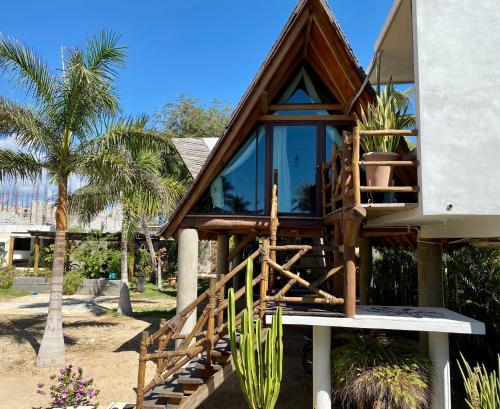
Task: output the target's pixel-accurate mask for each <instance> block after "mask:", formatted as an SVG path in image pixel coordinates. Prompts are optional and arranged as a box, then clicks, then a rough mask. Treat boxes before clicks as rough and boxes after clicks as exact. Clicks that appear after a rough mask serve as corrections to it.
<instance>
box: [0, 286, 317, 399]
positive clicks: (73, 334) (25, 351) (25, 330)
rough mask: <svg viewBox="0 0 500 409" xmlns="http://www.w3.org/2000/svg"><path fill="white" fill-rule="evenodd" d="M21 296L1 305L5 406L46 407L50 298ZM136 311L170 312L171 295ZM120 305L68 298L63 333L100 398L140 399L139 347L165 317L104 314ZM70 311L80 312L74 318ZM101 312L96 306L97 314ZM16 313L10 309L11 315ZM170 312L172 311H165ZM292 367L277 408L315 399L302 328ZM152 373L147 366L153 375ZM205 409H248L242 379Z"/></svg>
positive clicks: (294, 339) (289, 348) (70, 354)
mask: <svg viewBox="0 0 500 409" xmlns="http://www.w3.org/2000/svg"><path fill="white" fill-rule="evenodd" d="M30 297H31V296H28V297H19V298H16V299H11V300H8V301H4V302H1V303H0V380H1V382H0V409H4V408H5V409H31V408H45V407H47V405H48V399H47V398H46V397H44V396H41V395H37V394H36V393H35V392H34V390H35V385H36V384H37V383H46V382H47V381H48V379H49V376H50V374H52V373H54V372H56V370H57V369H58V368H52V369H50V368H48V369H47V368H37V367H35V365H34V363H35V360H36V352H37V351H38V348H39V342H40V341H41V337H42V334H43V329H44V325H45V314H46V309H47V305H46V302H47V301H48V298H47V300H44V298H42V297H40V296H37V297H40V298H36V299H33V298H32V297H31V298H30ZM133 304H134V309H135V310H138V309H146V310H156V311H158V310H162V311H168V310H170V309H171V308H173V300H172V299H171V298H167V297H165V298H160V299H147V300H140V299H139V300H137V299H134V301H133ZM115 305H116V299H112V298H111V299H109V297H108V298H106V299H105V298H102V299H101V298H98V299H85V300H82V299H80V298H79V297H76V298H75V297H67V298H66V299H65V307H64V309H65V310H66V311H65V315H66V316H65V317H64V335H65V343H66V363H68V364H73V365H75V366H81V367H82V368H83V369H84V371H85V375H86V376H87V377H92V378H94V379H95V386H96V387H97V388H98V389H100V390H101V394H100V396H99V402H100V403H101V405H105V404H106V405H107V404H109V403H111V402H127V403H132V402H134V401H135V393H134V391H133V388H134V387H135V386H136V382H137V363H138V354H137V352H136V351H137V350H138V346H139V339H140V335H141V333H142V331H143V330H145V329H148V328H150V329H151V330H155V329H156V328H157V327H158V322H159V319H160V315H155V316H151V315H147V314H146V315H145V318H142V315H143V314H139V318H131V317H116V316H113V315H112V314H109V313H107V314H103V315H100V316H96V315H95V314H96V313H97V314H101V313H102V312H103V311H104V312H106V311H109V310H111V309H112V308H113V307H114V306H115ZM68 309H72V310H70V311H72V312H73V313H78V314H79V316H67V314H68ZM96 311H97V312H96ZM7 313H9V314H7ZM165 315H166V316H168V314H165ZM285 337H286V338H285V363H284V366H285V371H284V379H283V383H282V392H281V395H280V399H279V401H278V405H277V409H282V408H290V407H292V406H291V403H292V402H293V406H294V407H297V408H307V407H309V406H310V399H311V386H312V385H311V384H312V381H311V378H310V377H309V376H306V375H305V374H304V370H303V369H302V365H301V349H302V345H303V340H302V331H301V330H300V329H297V328H294V329H293V331H292V330H291V328H290V329H287V330H286V332H285ZM152 376H153V366H152V365H151V366H149V367H148V373H147V378H148V379H151V378H152ZM200 408H202V409H225V408H231V409H246V404H245V402H244V400H243V397H242V395H241V391H240V388H239V385H238V379H237V377H236V376H233V377H232V378H231V379H229V380H228V381H227V382H226V383H225V384H224V385H222V386H221V387H220V388H219V390H217V391H216V392H215V393H214V395H212V396H211V397H210V398H209V399H208V400H207V401H205V403H203V405H202V406H200Z"/></svg>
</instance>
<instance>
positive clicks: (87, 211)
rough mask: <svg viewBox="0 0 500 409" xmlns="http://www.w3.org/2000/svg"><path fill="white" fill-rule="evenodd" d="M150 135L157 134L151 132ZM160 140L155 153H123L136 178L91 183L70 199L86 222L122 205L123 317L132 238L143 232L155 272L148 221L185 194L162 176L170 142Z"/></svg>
mask: <svg viewBox="0 0 500 409" xmlns="http://www.w3.org/2000/svg"><path fill="white" fill-rule="evenodd" d="M151 132H157V131H156V130H153V129H151ZM158 135H160V134H158ZM159 138H162V139H161V140H162V141H163V143H162V144H161V145H158V146H156V148H155V149H151V148H150V147H149V146H148V145H145V146H141V145H137V146H130V147H128V148H127V150H126V151H125V152H124V154H126V156H127V158H128V164H127V169H128V172H129V173H130V174H132V175H135V176H134V177H133V178H130V179H129V180H128V181H123V180H120V179H118V180H117V181H116V183H115V181H114V180H111V181H106V182H105V183H103V184H101V183H99V182H98V181H96V182H91V183H89V184H88V185H85V186H83V187H81V188H80V189H78V190H77V191H75V192H74V193H73V194H72V195H71V198H70V207H71V208H72V210H73V211H74V212H76V213H77V214H79V216H80V218H82V220H85V221H88V220H91V219H92V218H93V217H95V216H96V215H97V214H98V213H99V212H100V211H102V210H104V209H105V208H107V207H108V206H111V205H118V204H119V205H120V206H121V208H122V214H123V218H122V229H121V236H120V253H121V268H120V271H121V290H120V298H119V302H118V311H119V312H120V313H121V314H130V313H131V312H132V306H131V303H130V293H129V282H128V242H129V237H130V236H131V235H132V234H134V233H135V232H136V231H137V230H139V229H142V232H143V234H144V236H145V238H146V243H147V245H148V249H149V251H150V259H149V264H150V272H153V271H155V268H156V262H155V260H156V254H155V251H154V247H153V244H152V240H151V235H150V232H149V227H148V223H147V221H148V220H151V219H153V218H154V217H157V216H164V217H165V216H166V215H167V214H168V212H169V211H171V209H172V208H173V206H174V205H175V203H177V202H178V200H179V199H180V197H181V195H182V193H183V192H184V190H185V184H184V183H183V182H182V181H181V180H179V179H178V178H177V177H170V176H168V175H162V173H161V171H162V157H163V156H164V152H165V149H166V147H167V146H168V139H167V137H166V136H164V135H163V136H159ZM138 180H140V181H141V182H140V184H138V183H137V181H138Z"/></svg>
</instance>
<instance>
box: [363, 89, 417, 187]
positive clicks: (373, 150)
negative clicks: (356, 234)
mask: <svg viewBox="0 0 500 409" xmlns="http://www.w3.org/2000/svg"><path fill="white" fill-rule="evenodd" d="M412 92H413V89H412V88H410V89H407V90H406V91H404V92H401V91H398V90H396V89H395V88H394V84H393V83H392V80H390V81H389V83H388V84H387V85H386V86H385V88H384V89H383V91H381V87H380V84H379V85H377V92H376V98H375V101H374V102H373V103H370V104H368V106H367V108H366V110H364V109H363V108H361V112H360V115H359V116H357V115H356V122H357V125H358V126H359V128H360V129H361V130H384V129H412V128H414V126H415V116H414V115H412V114H409V113H408V108H409V105H410V96H411V93H412ZM400 138H401V137H400V136H397V135H382V136H380V135H376V136H372V135H365V136H363V137H362V138H361V141H360V143H361V147H362V148H363V151H364V152H365V153H364V155H363V160H364V161H365V162H373V161H377V162H378V161H396V160H399V154H398V153H397V152H396V151H397V148H398V145H399V142H400ZM392 177H393V166H391V165H375V166H366V181H367V185H368V186H384V187H387V186H390V185H391V184H392Z"/></svg>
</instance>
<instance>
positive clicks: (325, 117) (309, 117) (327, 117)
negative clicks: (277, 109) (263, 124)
mask: <svg viewBox="0 0 500 409" xmlns="http://www.w3.org/2000/svg"><path fill="white" fill-rule="evenodd" d="M259 121H267V122H280V121H345V122H352V121H354V117H353V116H352V115H261V116H260V117H259Z"/></svg>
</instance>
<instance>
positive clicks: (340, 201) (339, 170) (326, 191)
mask: <svg viewBox="0 0 500 409" xmlns="http://www.w3.org/2000/svg"><path fill="white" fill-rule="evenodd" d="M417 134H418V133H417V131H416V130H396V129H387V130H360V129H359V127H358V126H355V127H354V128H353V131H352V132H347V131H344V132H343V133H342V136H343V142H344V143H343V145H342V147H341V148H340V149H339V148H338V147H337V146H336V145H335V144H334V145H333V148H332V159H331V160H330V161H329V162H327V163H324V164H323V165H322V200H323V214H324V215H325V216H326V215H328V214H333V213H336V212H337V213H338V212H340V211H342V210H345V209H347V208H349V207H352V206H359V205H361V204H362V201H361V193H365V192H367V193H379V192H398V193H417V192H418V191H419V187H418V186H367V185H361V172H360V167H361V166H365V167H366V166H383V165H387V166H392V167H417V166H418V163H417V162H416V161H414V160H393V161H391V160H386V161H364V160H362V159H360V150H361V139H362V138H363V137H367V136H370V137H384V136H386V135H390V136H399V137H404V136H416V135H417ZM341 217H342V216H341V215H339V216H338V218H341Z"/></svg>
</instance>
